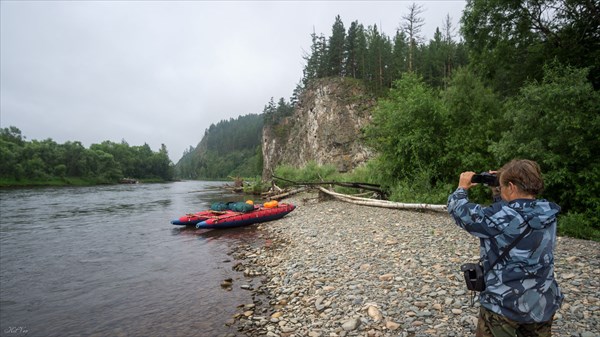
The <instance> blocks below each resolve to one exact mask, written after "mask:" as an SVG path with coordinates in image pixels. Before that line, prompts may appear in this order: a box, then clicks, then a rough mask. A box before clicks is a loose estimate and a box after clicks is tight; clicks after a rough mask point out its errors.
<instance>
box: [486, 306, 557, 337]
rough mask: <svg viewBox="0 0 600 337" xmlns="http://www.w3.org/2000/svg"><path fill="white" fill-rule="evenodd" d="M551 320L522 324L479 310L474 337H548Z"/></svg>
mask: <svg viewBox="0 0 600 337" xmlns="http://www.w3.org/2000/svg"><path fill="white" fill-rule="evenodd" d="M551 330H552V320H550V321H548V322H543V323H529V324H523V323H519V322H515V321H512V320H510V319H508V318H506V317H504V316H501V315H498V314H496V313H494V312H491V311H489V310H488V309H486V308H484V307H480V308H479V320H478V321H477V333H476V335H475V336H476V337H550V335H551Z"/></svg>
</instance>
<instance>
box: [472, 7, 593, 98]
mask: <svg viewBox="0 0 600 337" xmlns="http://www.w3.org/2000/svg"><path fill="white" fill-rule="evenodd" d="M592 3H593V2H587V3H585V2H582V1H574V0H540V1H513V0H472V1H468V2H467V6H466V7H465V11H464V13H463V17H462V19H461V22H462V27H461V30H462V33H463V36H464V38H465V43H466V45H467V47H468V49H469V52H470V56H471V61H472V65H473V66H474V67H475V69H477V71H478V72H479V73H481V74H482V75H483V76H484V77H485V78H486V79H487V80H489V83H490V85H492V86H493V88H494V89H495V90H496V91H497V92H499V93H501V94H502V95H503V96H511V95H513V94H516V93H517V92H518V90H519V88H520V87H521V85H522V84H523V83H525V82H526V81H528V80H530V79H538V80H539V79H541V78H542V75H543V71H542V67H543V65H544V64H545V63H547V62H549V61H551V60H553V59H555V58H556V59H558V60H559V61H560V62H562V63H564V64H570V65H572V66H575V67H578V68H585V67H590V69H591V73H590V79H591V80H592V83H593V85H594V86H595V88H596V89H598V88H600V43H599V42H598V41H600V31H599V30H598V27H600V16H599V15H598V6H597V5H592Z"/></svg>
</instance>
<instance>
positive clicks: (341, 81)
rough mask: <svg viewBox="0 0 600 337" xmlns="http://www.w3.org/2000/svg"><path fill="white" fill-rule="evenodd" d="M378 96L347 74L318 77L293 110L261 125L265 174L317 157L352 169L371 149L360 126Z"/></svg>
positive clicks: (368, 118)
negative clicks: (289, 114) (346, 76)
mask: <svg viewBox="0 0 600 337" xmlns="http://www.w3.org/2000/svg"><path fill="white" fill-rule="evenodd" d="M375 103H376V101H375V99H374V98H373V97H372V96H371V95H369V94H368V93H367V90H366V89H365V88H364V86H363V85H362V84H361V82H359V81H356V80H353V79H345V78H327V79H319V80H316V81H314V82H313V83H312V84H311V85H310V86H309V87H308V88H306V89H305V90H304V92H303V93H302V95H301V96H300V97H299V102H298V104H297V105H296V107H295V109H294V111H293V114H292V115H291V116H287V117H285V118H283V119H281V120H279V121H278V122H277V123H276V124H267V123H265V126H264V128H263V135H262V137H263V142H262V151H263V178H265V179H269V178H270V176H271V173H272V171H273V170H274V169H275V167H276V166H278V165H281V164H286V165H291V166H294V167H303V166H305V165H306V164H307V163H308V162H310V161H314V162H316V163H317V164H319V165H325V164H332V165H335V167H337V169H338V171H340V172H346V171H350V170H352V169H353V168H355V167H356V166H358V165H360V164H362V163H364V162H366V161H367V160H368V159H369V158H370V157H371V156H372V152H371V151H370V150H369V149H368V148H367V147H366V146H365V144H364V143H363V141H362V133H361V129H362V128H363V127H364V126H365V125H367V124H368V123H369V122H370V121H371V113H372V109H373V107H374V106H375Z"/></svg>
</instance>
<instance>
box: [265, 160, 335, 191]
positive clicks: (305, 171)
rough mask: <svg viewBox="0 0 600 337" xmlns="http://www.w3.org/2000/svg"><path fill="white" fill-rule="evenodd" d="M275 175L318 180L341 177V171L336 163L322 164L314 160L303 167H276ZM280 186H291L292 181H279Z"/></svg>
mask: <svg viewBox="0 0 600 337" xmlns="http://www.w3.org/2000/svg"><path fill="white" fill-rule="evenodd" d="M275 176H277V177H281V178H285V179H288V180H293V181H297V182H318V181H332V180H336V179H337V178H339V173H338V171H337V169H336V167H335V166H334V165H323V166H320V165H318V164H317V163H316V162H314V161H310V162H309V163H307V164H306V166H304V167H302V168H297V167H293V166H290V165H280V166H277V167H276V168H275ZM277 184H278V185H279V186H280V187H287V186H290V183H288V182H285V181H278V182H277Z"/></svg>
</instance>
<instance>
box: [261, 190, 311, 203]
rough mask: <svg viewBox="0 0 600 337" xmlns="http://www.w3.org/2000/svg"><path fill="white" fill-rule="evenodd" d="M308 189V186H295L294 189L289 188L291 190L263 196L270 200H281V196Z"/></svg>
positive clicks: (284, 196)
mask: <svg viewBox="0 0 600 337" xmlns="http://www.w3.org/2000/svg"><path fill="white" fill-rule="evenodd" d="M308 189H309V188H308V187H301V188H297V189H295V190H291V191H288V192H285V193H280V194H276V195H271V196H268V195H265V197H268V198H269V199H271V200H281V199H283V198H286V197H289V196H290V195H294V194H297V193H300V192H304V191H306V190H308Z"/></svg>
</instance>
